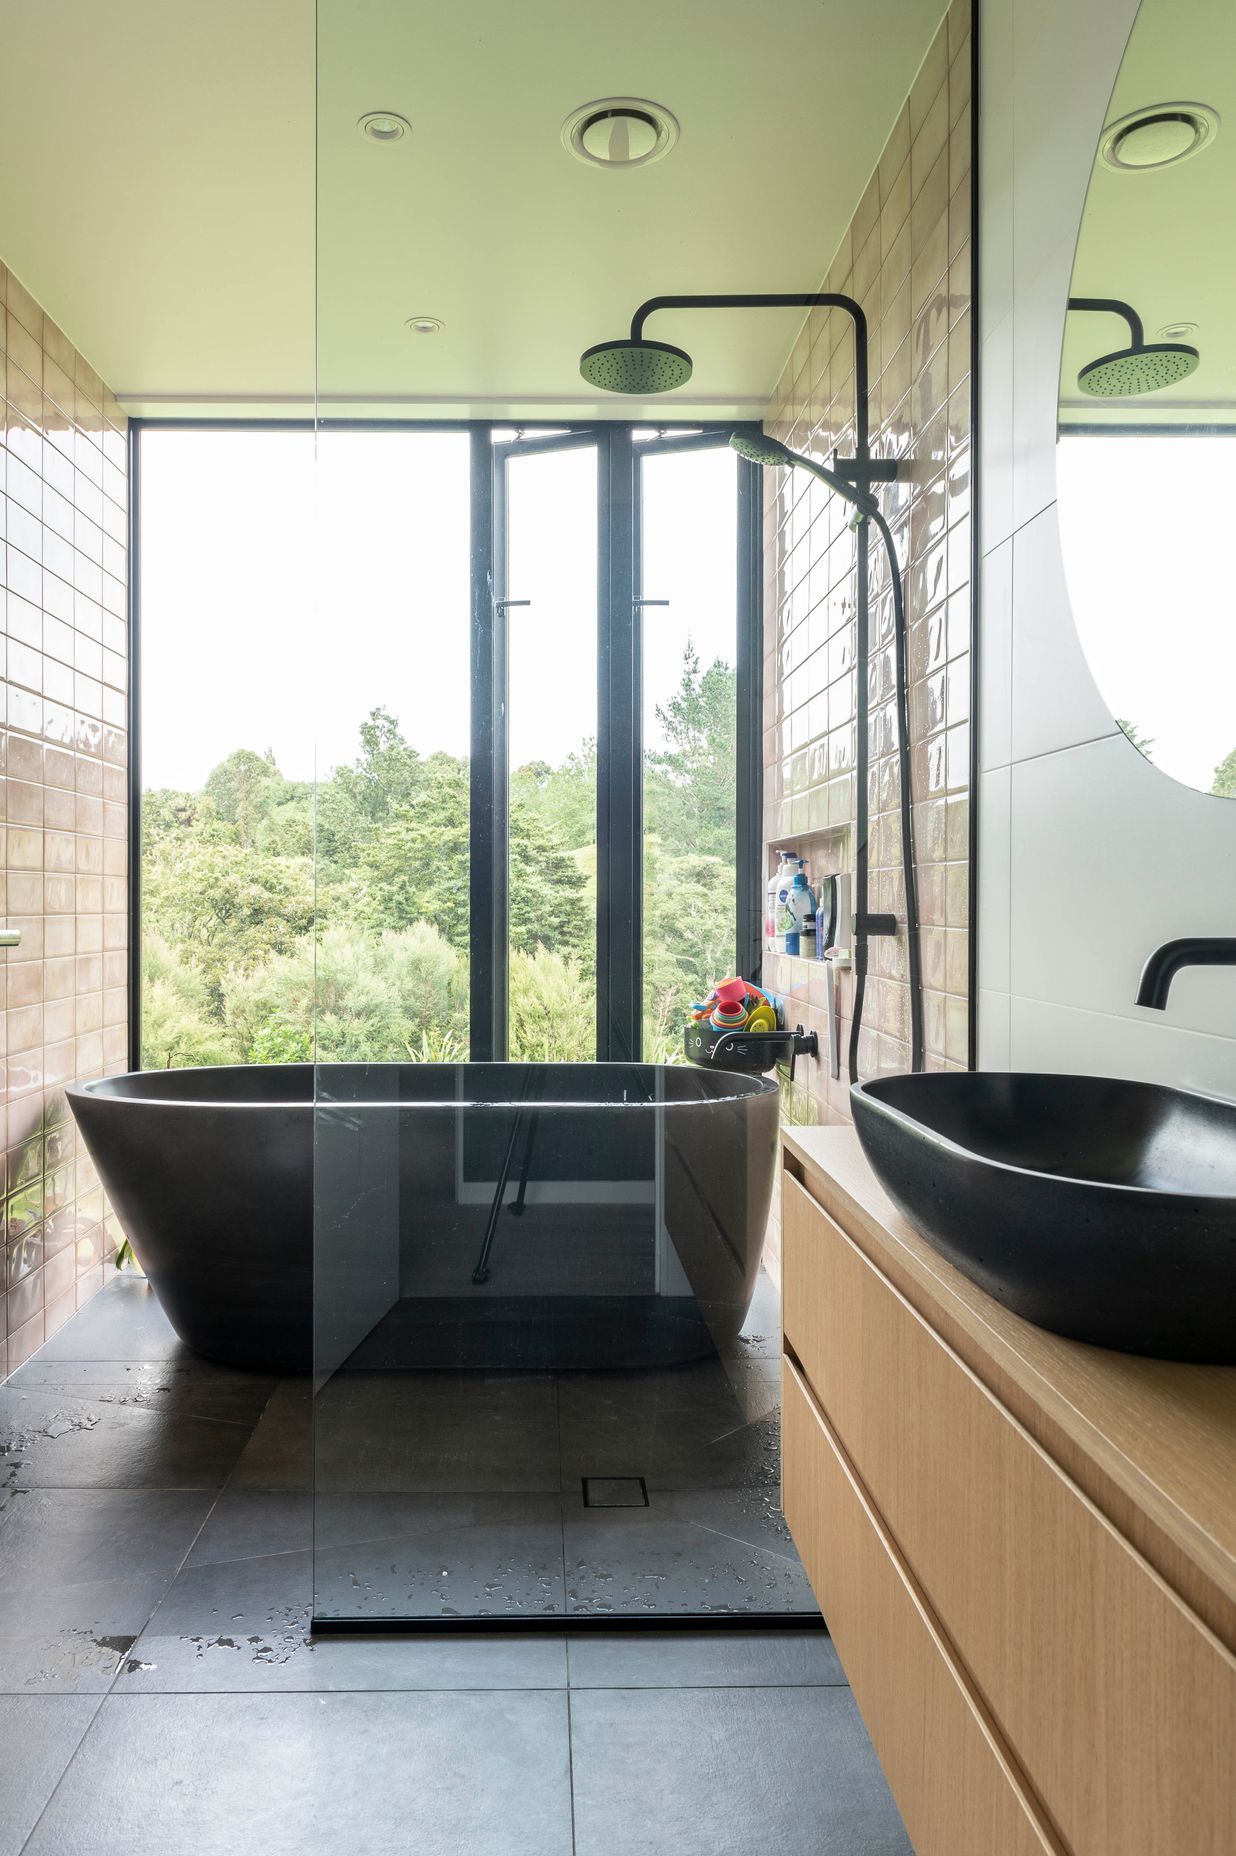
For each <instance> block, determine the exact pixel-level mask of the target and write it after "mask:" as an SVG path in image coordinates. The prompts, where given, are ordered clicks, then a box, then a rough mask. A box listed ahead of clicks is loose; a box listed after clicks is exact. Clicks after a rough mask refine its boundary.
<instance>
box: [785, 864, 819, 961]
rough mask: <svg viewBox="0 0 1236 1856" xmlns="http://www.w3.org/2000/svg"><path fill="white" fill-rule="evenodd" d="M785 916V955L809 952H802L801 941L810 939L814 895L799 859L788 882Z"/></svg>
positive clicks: (804, 865)
mask: <svg viewBox="0 0 1236 1856" xmlns="http://www.w3.org/2000/svg"><path fill="white" fill-rule="evenodd" d="M786 914H787V917H788V920H789V926H788V927H787V929H786V935H785V951H786V953H787V954H791V955H801V954H802V953H803V952H804V951H806V952H810V949H809V948H808V949H806V950H804V948H803V939H804V937H806V939H807V940H810V939H811V934H812V929H813V925H814V922H815V893H814V891H813V890H812V888H811V885H810V883H809V882H808V881H807V866H806V863H805V862H804V861H803V859H802V858H801V857H800V858H799V859H798V864H797V868H796V869H795V871H794V875H793V877H792V879H791V881H790V893H789V896H788V898H787V902H786Z"/></svg>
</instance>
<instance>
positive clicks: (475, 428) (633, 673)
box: [128, 418, 764, 1070]
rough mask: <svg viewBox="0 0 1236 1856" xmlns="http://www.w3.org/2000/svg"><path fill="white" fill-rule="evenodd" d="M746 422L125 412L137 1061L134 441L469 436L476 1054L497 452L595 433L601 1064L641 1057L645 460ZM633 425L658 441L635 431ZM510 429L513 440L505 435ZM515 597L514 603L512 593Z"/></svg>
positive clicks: (741, 725) (489, 967) (744, 833)
mask: <svg viewBox="0 0 1236 1856" xmlns="http://www.w3.org/2000/svg"><path fill="white" fill-rule="evenodd" d="M760 429H761V428H760V427H759V425H758V424H752V423H751V422H748V421H733V420H731V421H715V422H701V421H693V420H684V421H682V423H681V425H677V426H674V425H670V424H669V423H668V422H667V423H654V422H653V421H649V420H636V421H630V420H581V421H561V422H558V421H543V422H541V421H538V422H523V423H520V422H518V421H515V420H513V419H494V420H464V419H459V420H450V419H432V420H426V419H380V420H379V419H319V420H314V419H312V418H309V419H243V418H231V419H187V418H176V419H158V418H142V419H131V420H130V422H129V440H128V447H129V449H128V466H129V594H128V620H129V692H128V727H129V1065H130V1068H131V1069H134V1070H136V1069H139V1068H140V1067H141V1006H142V934H141V931H142V891H141V844H142V784H141V776H142V768H141V716H142V684H141V642H142V616H141V599H142V595H141V571H140V570H141V441H142V437H143V435H144V434H145V433H146V432H167V431H194V430H198V431H232V432H239V431H247V432H264V431H304V432H310V433H313V432H322V433H325V432H332V431H352V432H357V431H372V432H379V431H388V432H389V431H401V432H418V433H427V432H466V433H467V434H468V436H469V439H470V467H469V471H470V510H469V516H470V537H469V579H470V607H471V629H470V639H469V664H470V679H471V688H470V696H471V739H470V754H471V763H470V811H469V820H470V822H469V840H470V844H469V849H470V891H471V893H470V909H471V923H472V926H471V932H470V936H469V962H470V968H469V1055H470V1057H471V1059H472V1060H473V1061H474V1062H477V1061H501V1060H503V1059H505V1057H506V1056H507V997H508V963H509V948H508V909H507V825H508V820H507V794H508V775H509V769H508V765H507V753H506V626H505V609H504V607H503V600H504V599H505V598H506V597H507V596H508V595H510V589H508V588H506V587H505V585H504V580H505V561H504V559H503V545H504V533H505V529H504V522H503V502H504V497H503V483H504V475H503V473H504V470H505V457H506V456H510V455H518V454H519V452H520V451H521V450H522V451H531V450H539V449H544V448H546V445H547V444H550V443H552V442H553V441H562V442H564V443H574V444H581V443H589V442H591V443H595V445H596V448H597V458H598V473H597V544H598V545H597V582H598V584H597V652H598V662H597V943H596V947H597V1038H596V1060H597V1061H598V1062H606V1061H636V1062H638V1061H641V1060H642V1057H643V919H642V898H643V815H642V801H643V749H644V744H643V701H642V674H641V672H642V665H641V639H642V619H641V612H642V607H641V603H640V602H641V600H642V598H643V597H644V590H643V588H642V586H641V584H640V573H641V548H640V532H639V515H640V481H639V460H640V458H641V457H643V456H652V455H656V454H657V453H662V452H665V451H686V450H701V449H712V448H716V447H718V446H721V445H724V444H725V443H726V442H727V440H728V438H729V436H730V434H731V433H733V432H757V431H759V430H760ZM637 432H641V433H645V434H649V436H645V437H643V438H641V439H638V440H637V439H636V436H635V434H636V433H637ZM507 434H513V435H514V436H512V437H508V436H506V435H507ZM762 476H763V473H762V470H761V468H760V466H758V465H756V464H752V463H749V462H748V461H747V460H746V459H745V458H739V459H738V460H737V493H736V494H737V503H736V536H737V586H736V616H737V639H736V661H735V680H736V694H737V728H736V738H735V743H734V751H735V778H736V818H735V847H734V848H735V887H736V897H735V913H734V970H735V972H738V973H744V974H746V975H747V976H748V977H749V978H751V979H756V980H758V979H759V977H760V969H761V956H762V949H763V933H762V914H761V904H762V897H761V889H762V885H761V848H762V816H763V755H762V751H761V746H762V738H763V664H764V645H763V609H762V608H763V598H762V594H763V506H764V498H763V486H762ZM511 596H513V595H511Z"/></svg>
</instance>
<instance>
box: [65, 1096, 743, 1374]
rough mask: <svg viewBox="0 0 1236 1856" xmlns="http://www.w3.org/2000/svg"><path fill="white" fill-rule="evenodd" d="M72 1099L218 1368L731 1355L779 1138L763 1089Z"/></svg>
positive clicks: (176, 1317)
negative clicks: (224, 1365)
mask: <svg viewBox="0 0 1236 1856" xmlns="http://www.w3.org/2000/svg"><path fill="white" fill-rule="evenodd" d="M315 1076H316V1082H315ZM68 1095H69V1100H70V1102H71V1103H72V1107H73V1112H74V1115H75V1116H76V1118H77V1122H78V1126H79V1127H80V1129H81V1132H82V1136H83V1139H84V1140H85V1143H86V1146H87V1148H88V1149H89V1152H90V1155H91V1158H92V1159H93V1161H94V1163H95V1166H96V1167H97V1169H98V1173H99V1177H100V1179H101V1181H102V1183H103V1186H104V1188H105V1189H106V1191H107V1194H108V1197H109V1198H110V1200H111V1203H112V1205H113V1207H114V1209H115V1211H116V1213H117V1216H118V1217H119V1219H120V1222H121V1225H122V1226H123V1228H124V1230H125V1233H126V1235H127V1236H128V1238H129V1240H130V1242H131V1243H132V1245H133V1248H134V1250H135V1252H136V1253H137V1256H138V1259H139V1261H140V1262H141V1265H142V1267H143V1269H144V1270H145V1271H146V1274H147V1275H148V1276H149V1278H150V1280H151V1283H152V1284H153V1286H154V1290H155V1293H156V1294H157V1295H158V1298H159V1301H160V1303H161V1304H162V1306H163V1308H164V1309H165V1310H166V1312H167V1315H168V1317H169V1319H170V1320H171V1322H172V1324H173V1326H174V1327H175V1329H176V1331H177V1333H178V1334H179V1335H180V1336H181V1338H182V1339H183V1340H184V1341H186V1342H187V1343H188V1345H190V1346H191V1347H193V1348H195V1349H196V1350H197V1351H198V1352H200V1353H203V1354H206V1355H208V1356H210V1357H211V1358H213V1359H217V1360H222V1361H226V1362H229V1363H231V1364H235V1365H239V1366H245V1367H250V1368H256V1369H259V1370H266V1371H279V1372H300V1371H309V1370H310V1369H311V1368H313V1367H314V1365H315V1363H316V1366H317V1369H318V1371H319V1372H330V1371H333V1370H335V1369H336V1368H337V1367H338V1366H341V1365H343V1364H344V1363H345V1362H346V1363H347V1364H349V1365H350V1366H353V1367H361V1368H363V1367H365V1366H373V1367H374V1368H379V1369H381V1368H386V1367H392V1366H399V1367H402V1368H412V1369H415V1368H417V1367H418V1366H423V1367H426V1368H442V1367H444V1366H453V1367H465V1368H477V1369H482V1370H492V1369H494V1368H497V1367H502V1368H511V1367H515V1368H520V1367H527V1368H529V1369H531V1370H546V1369H557V1368H580V1367H591V1366H597V1367H607V1368H611V1369H612V1368H621V1367H638V1366H645V1365H672V1364H675V1363H679V1362H683V1361H686V1360H692V1359H699V1358H702V1357H704V1356H706V1355H707V1354H708V1353H709V1352H711V1351H713V1350H715V1349H720V1348H723V1347H725V1346H726V1345H728V1344H729V1343H730V1342H731V1341H732V1340H733V1339H734V1338H735V1336H736V1335H737V1333H738V1331H739V1329H740V1328H741V1326H742V1323H743V1321H744V1319H745V1317H746V1314H747V1310H748V1308H749V1306H750V1302H751V1297H752V1294H753V1291H754V1288H755V1283H756V1277H757V1275H758V1271H759V1262H760V1252H761V1248H762V1245H763V1238H764V1227H765V1223H766V1220H767V1216H768V1207H769V1200H770V1196H771V1192H772V1182H773V1168H774V1159H775V1149H776V1139H777V1090H776V1086H775V1084H773V1083H772V1082H769V1081H766V1080H764V1079H763V1078H759V1077H748V1076H741V1075H738V1074H734V1073H731V1072H727V1071H723V1070H717V1071H711V1070H704V1069H696V1068H691V1069H687V1068H682V1067H678V1066H670V1065H667V1066H657V1065H651V1064H519V1063H510V1064H459V1065H452V1064H370V1065H348V1064H323V1065H319V1066H317V1069H316V1072H315V1068H314V1066H313V1065H312V1064H288V1065H262V1066H252V1067H234V1068H232V1067H229V1068H215V1069H200V1070H173V1071H141V1072H137V1073H135V1074H132V1075H128V1076H118V1077H109V1078H106V1079H104V1080H102V1081H100V1082H95V1083H86V1084H83V1085H81V1086H80V1087H77V1088H73V1089H70V1090H69V1092H68ZM315 1291H316V1293H315Z"/></svg>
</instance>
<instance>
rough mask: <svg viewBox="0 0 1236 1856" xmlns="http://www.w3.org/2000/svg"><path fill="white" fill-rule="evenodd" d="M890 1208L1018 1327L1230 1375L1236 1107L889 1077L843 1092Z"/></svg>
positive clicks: (1010, 1083)
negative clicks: (1028, 1325) (1204, 1365)
mask: <svg viewBox="0 0 1236 1856" xmlns="http://www.w3.org/2000/svg"><path fill="white" fill-rule="evenodd" d="M850 1099H851V1103H852V1105H853V1111H854V1122H855V1126H856V1128H857V1130H858V1135H859V1139H860V1140H861V1142H862V1144H863V1150H864V1152H865V1153H866V1155H867V1158H868V1160H869V1161H870V1162H871V1165H872V1167H873V1168H874V1169H875V1172H876V1173H877V1175H878V1176H879V1179H880V1181H881V1184H882V1185H883V1186H884V1188H885V1190H886V1191H887V1192H888V1194H889V1196H890V1198H891V1199H892V1200H893V1202H894V1203H895V1204H896V1205H897V1206H898V1207H899V1209H900V1210H901V1211H903V1212H904V1213H905V1215H906V1217H907V1218H908V1219H909V1220H910V1223H911V1224H913V1225H914V1226H915V1227H916V1229H917V1230H919V1231H920V1232H921V1233H922V1235H923V1236H924V1237H925V1238H926V1239H927V1240H928V1242H929V1243H930V1244H932V1245H933V1246H934V1248H935V1249H936V1250H938V1251H939V1252H940V1253H941V1255H943V1256H945V1257H947V1258H948V1259H949V1261H950V1263H955V1264H956V1266H957V1268H958V1269H959V1270H962V1271H964V1273H965V1274H966V1275H967V1276H968V1277H969V1278H970V1280H971V1281H972V1282H975V1283H977V1284H978V1286H979V1287H980V1288H981V1289H985V1290H986V1291H987V1293H988V1294H989V1295H992V1296H994V1297H995V1298H996V1300H997V1301H999V1302H1003V1303H1004V1305H1005V1307H1006V1308H1010V1309H1012V1310H1013V1312H1014V1313H1015V1314H1018V1315H1024V1316H1025V1318H1026V1320H1027V1321H1033V1322H1035V1323H1036V1324H1037V1325H1038V1326H1039V1327H1043V1328H1051V1329H1052V1330H1053V1331H1054V1332H1055V1333H1057V1334H1067V1335H1068V1336H1069V1337H1070V1338H1071V1339H1073V1340H1084V1341H1090V1342H1092V1343H1093V1344H1094V1345H1096V1346H1099V1347H1115V1348H1119V1349H1120V1350H1121V1351H1123V1352H1126V1353H1143V1354H1151V1355H1154V1356H1155V1357H1157V1358H1160V1359H1169V1360H1197V1361H1209V1362H1211V1363H1212V1364H1217V1365H1233V1364H1236V1106H1234V1105H1232V1104H1229V1103H1226V1102H1218V1101H1213V1100H1211V1099H1210V1098H1208V1097H1205V1096H1195V1095H1190V1094H1188V1093H1187V1092H1186V1091H1184V1090H1179V1089H1167V1088H1163V1087H1160V1086H1159V1085H1157V1084H1152V1083H1134V1082H1117V1081H1113V1080H1110V1079H1108V1078H1106V1077H1100V1076H1033V1075H1019V1074H1006V1073H1003V1072H995V1071H990V1072H984V1071H977V1072H969V1073H961V1072H955V1073H954V1072H950V1073H947V1074H937V1075H923V1076H885V1077H878V1078H875V1079H873V1080H872V1081H871V1082H864V1083H857V1084H855V1085H854V1087H853V1089H852V1090H851V1092H850Z"/></svg>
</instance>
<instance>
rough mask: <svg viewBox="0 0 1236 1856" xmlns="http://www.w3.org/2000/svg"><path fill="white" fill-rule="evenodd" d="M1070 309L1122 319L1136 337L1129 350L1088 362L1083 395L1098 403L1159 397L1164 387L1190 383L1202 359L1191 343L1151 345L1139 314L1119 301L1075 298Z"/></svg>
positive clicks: (1083, 372)
mask: <svg viewBox="0 0 1236 1856" xmlns="http://www.w3.org/2000/svg"><path fill="white" fill-rule="evenodd" d="M1069 308H1070V309H1082V310H1092V311H1095V312H1101V313H1102V314H1105V315H1111V316H1122V317H1123V318H1124V320H1125V321H1126V322H1127V323H1128V325H1129V334H1130V336H1131V337H1132V339H1131V341H1130V343H1129V346H1128V347H1127V348H1116V349H1113V351H1112V352H1111V354H1101V355H1099V356H1098V358H1097V359H1096V360H1094V361H1088V362H1087V363H1086V366H1085V367H1083V368H1082V370H1081V372H1080V374H1079V375H1078V376H1077V384H1078V386H1079V387H1080V388H1081V390H1082V392H1083V393H1089V394H1091V395H1092V396H1093V397H1094V398H1095V399H1105V400H1119V399H1131V398H1133V397H1135V396H1136V395H1137V394H1140V393H1157V392H1159V390H1160V389H1161V388H1163V387H1171V386H1175V384H1176V382H1177V381H1178V380H1187V379H1188V377H1189V375H1190V374H1192V373H1193V372H1194V371H1195V369H1196V368H1197V365H1198V363H1199V361H1200V360H1201V355H1200V354H1199V353H1198V351H1197V349H1196V348H1190V347H1189V345H1188V343H1187V342H1148V341H1147V340H1146V336H1145V331H1144V330H1143V328H1142V319H1141V317H1140V316H1139V315H1138V313H1137V311H1136V310H1135V309H1134V308H1132V306H1131V305H1130V304H1128V303H1124V302H1122V301H1121V300H1120V298H1119V297H1114V296H1071V297H1070V298H1069Z"/></svg>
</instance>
